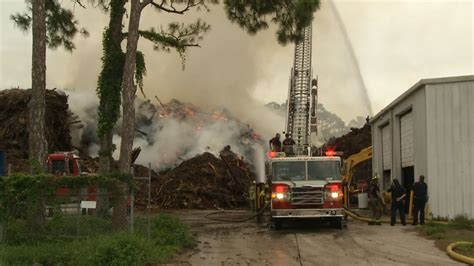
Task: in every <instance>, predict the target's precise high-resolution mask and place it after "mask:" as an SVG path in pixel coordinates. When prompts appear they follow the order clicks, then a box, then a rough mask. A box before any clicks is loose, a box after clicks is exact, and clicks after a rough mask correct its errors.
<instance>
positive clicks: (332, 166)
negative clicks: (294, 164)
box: [308, 161, 341, 180]
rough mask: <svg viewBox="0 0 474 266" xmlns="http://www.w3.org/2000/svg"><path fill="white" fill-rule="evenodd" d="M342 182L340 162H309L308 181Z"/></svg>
mask: <svg viewBox="0 0 474 266" xmlns="http://www.w3.org/2000/svg"><path fill="white" fill-rule="evenodd" d="M326 179H332V180H340V179H341V169H340V165H339V162H338V161H308V180H326Z"/></svg>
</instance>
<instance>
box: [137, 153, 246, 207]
mask: <svg viewBox="0 0 474 266" xmlns="http://www.w3.org/2000/svg"><path fill="white" fill-rule="evenodd" d="M142 171H143V170H142ZM253 180H255V173H254V171H253V170H252V167H251V166H250V164H248V163H247V162H245V161H243V160H241V158H240V156H238V155H237V154H235V153H233V152H232V151H230V150H229V149H224V150H223V151H222V152H221V153H220V156H219V158H218V157H216V156H214V155H213V154H211V153H208V152H206V153H203V154H200V155H197V156H195V157H193V158H191V159H189V160H186V161H183V162H182V163H181V164H180V165H179V166H178V167H176V168H174V169H172V170H169V171H167V172H164V173H161V174H160V175H158V176H154V174H153V175H152V185H151V203H152V205H153V206H156V207H158V208H163V209H218V208H238V207H243V206H245V205H246V204H248V190H249V186H250V185H251V184H252V181H253ZM145 183H146V182H144V183H143V184H142V186H141V189H140V191H141V193H139V194H137V200H136V203H137V205H139V206H144V205H145V204H146V199H147V197H146V195H145V193H143V192H146V191H147V188H146V184H145Z"/></svg>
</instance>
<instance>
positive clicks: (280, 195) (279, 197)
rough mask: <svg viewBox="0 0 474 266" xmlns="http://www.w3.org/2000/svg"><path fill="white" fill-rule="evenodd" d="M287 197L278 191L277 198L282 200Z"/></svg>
mask: <svg viewBox="0 0 474 266" xmlns="http://www.w3.org/2000/svg"><path fill="white" fill-rule="evenodd" d="M284 197H285V195H284V194H283V193H276V198H277V199H279V200H281V199H283V198H284Z"/></svg>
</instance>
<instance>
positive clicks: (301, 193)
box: [291, 186, 324, 205]
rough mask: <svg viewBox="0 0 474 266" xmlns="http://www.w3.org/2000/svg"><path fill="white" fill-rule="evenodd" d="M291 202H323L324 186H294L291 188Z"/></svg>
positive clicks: (297, 203)
mask: <svg viewBox="0 0 474 266" xmlns="http://www.w3.org/2000/svg"><path fill="white" fill-rule="evenodd" d="M291 203H292V204H293V205H313V204H323V203H324V196H323V188H321V187H309V186H308V187H293V188H291Z"/></svg>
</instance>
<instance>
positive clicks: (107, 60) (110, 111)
mask: <svg viewBox="0 0 474 266" xmlns="http://www.w3.org/2000/svg"><path fill="white" fill-rule="evenodd" d="M125 2H126V0H112V1H111V2H110V21H109V27H108V28H107V29H106V30H105V33H104V40H103V46H104V55H103V57H102V61H103V65H102V71H101V73H100V76H99V85H98V92H99V98H100V104H99V105H100V107H99V112H100V114H99V140H100V141H99V144H100V153H99V154H100V162H99V173H102V174H107V173H110V172H111V171H112V166H113V158H112V152H113V142H112V138H113V129H114V125H115V123H116V122H117V119H118V116H119V111H120V90H121V85H122V73H123V65H124V60H123V52H122V48H121V43H122V40H123V35H122V20H123V16H124V14H125Z"/></svg>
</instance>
